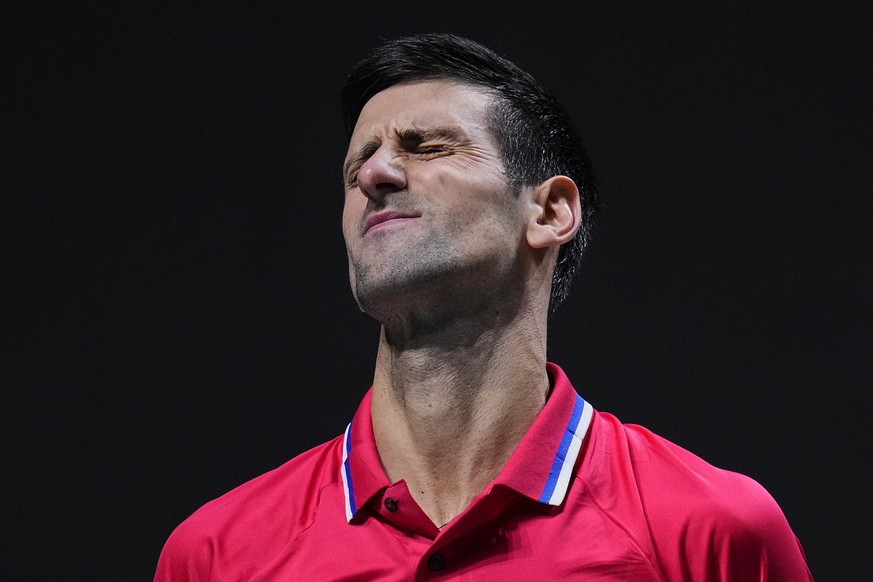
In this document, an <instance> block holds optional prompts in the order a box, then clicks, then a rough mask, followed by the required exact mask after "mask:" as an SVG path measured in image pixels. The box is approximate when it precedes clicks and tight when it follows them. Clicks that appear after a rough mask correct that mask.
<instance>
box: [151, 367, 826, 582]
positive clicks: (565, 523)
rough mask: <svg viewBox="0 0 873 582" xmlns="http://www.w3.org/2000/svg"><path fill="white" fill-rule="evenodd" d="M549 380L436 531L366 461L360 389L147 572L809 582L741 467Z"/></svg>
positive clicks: (366, 424)
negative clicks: (327, 435) (347, 411)
mask: <svg viewBox="0 0 873 582" xmlns="http://www.w3.org/2000/svg"><path fill="white" fill-rule="evenodd" d="M548 372H549V377H550V379H551V382H552V387H553V388H552V392H551V395H550V397H549V400H548V402H547V403H546V406H545V408H543V410H542V411H541V412H540V414H539V415H538V416H537V418H536V420H535V422H534V424H533V425H532V426H531V428H530V429H529V430H528V432H527V433H526V434H525V436H524V438H523V439H522V441H521V443H520V444H519V445H518V448H517V449H516V450H515V452H514V453H513V454H512V456H511V457H510V459H509V461H508V462H507V463H506V466H505V467H504V469H503V470H502V471H501V472H500V474H499V475H498V476H497V478H496V479H494V481H493V482H492V483H491V484H490V485H489V486H488V487H486V488H485V489H484V490H483V491H482V492H481V493H480V494H479V495H478V496H477V497H476V498H475V499H474V500H473V502H472V503H471V504H470V506H469V507H468V508H467V509H466V510H465V511H464V512H463V513H461V514H460V515H458V516H457V517H455V518H454V519H453V520H452V521H451V522H450V523H449V524H447V525H446V526H445V527H444V528H443V529H442V530H440V529H438V528H437V527H436V526H435V525H434V524H433V523H432V522H431V521H430V519H428V517H427V516H426V515H425V514H424V512H423V511H422V510H421V508H419V506H418V505H417V504H416V502H415V501H414V500H413V498H412V496H411V495H410V493H409V490H408V489H407V487H406V483H405V482H404V481H398V482H396V483H390V482H389V481H388V478H387V477H386V476H385V472H384V471H383V469H382V466H381V464H380V462H379V458H378V455H377V452H376V444H375V441H374V439H373V427H372V422H371V417H370V393H368V394H367V395H366V396H365V397H364V400H363V402H362V403H361V405H360V408H359V409H358V412H357V413H356V414H355V417H354V419H353V420H352V422H351V424H350V425H349V427H348V429H347V430H346V433H345V435H343V436H342V437H338V438H336V439H334V440H332V441H330V442H328V443H326V444H324V445H321V446H319V447H316V448H314V449H312V450H310V451H308V452H306V453H304V454H302V455H300V456H298V457H296V458H295V459H292V460H291V461H289V462H288V463H286V464H285V465H282V466H281V467H279V468H278V469H275V470H273V471H271V472H269V473H266V474H265V475H262V476H260V477H258V478H256V479H254V480H252V481H249V482H248V483H245V484H244V485H242V486H240V487H238V488H236V489H234V490H233V491H231V492H230V493H227V494H226V495H224V496H222V497H219V498H218V499H216V500H214V501H212V502H210V503H208V504H206V505H205V506H203V507H202V508H200V509H199V510H198V511H196V512H195V513H194V514H193V515H192V516H191V517H189V518H188V519H187V520H186V521H185V522H183V523H182V524H181V525H180V526H179V527H178V528H176V530H175V531H174V532H173V534H172V535H171V536H170V538H169V540H168V541H167V543H166V546H165V547H164V550H163V552H162V554H161V558H160V561H159V563H158V570H157V574H156V576H155V580H157V581H174V582H175V581H183V580H185V581H193V580H213V581H230V580H234V581H241V580H262V581H267V580H270V581H275V580H318V581H321V580H340V579H341V580H406V581H409V580H428V579H453V580H459V579H460V580H477V581H482V580H485V581H487V580H499V581H501V582H507V581H510V580H565V579H572V580H623V581H636V580H640V581H642V580H646V581H650V580H652V581H653V580H706V581H713V580H725V581H727V580H729V581H731V582H738V581H745V580H756V581H758V580H784V581H791V582H797V581H802V580H811V579H812V577H811V575H810V573H809V570H808V569H807V567H806V563H805V559H804V555H803V550H802V549H801V547H800V544H799V543H798V541H797V539H796V538H795V536H794V534H793V533H792V531H791V529H790V528H789V526H788V523H787V522H786V520H785V517H784V516H783V514H782V512H781V511H780V509H779V507H778V506H777V505H776V502H775V501H773V499H772V498H771V497H770V495H768V494H767V492H766V491H765V490H764V489H763V488H762V487H761V486H760V485H758V484H757V483H756V482H754V481H753V480H751V479H749V478H747V477H744V476H742V475H739V474H737V473H732V472H729V471H723V470H721V469H717V468H715V467H713V466H711V465H709V464H707V463H706V462H704V461H703V460H701V459H699V458H698V457H696V456H694V455H692V454H691V453H689V452H688V451H686V450H684V449H682V448H680V447H678V446H676V445H674V444H672V443H670V442H668V441H666V440H664V439H662V438H660V437H658V436H656V435H654V434H652V433H651V432H649V431H647V430H646V429H644V428H642V427H639V426H634V425H622V424H621V423H620V422H618V420H616V419H615V418H614V417H613V416H611V415H608V414H601V413H597V412H595V411H594V410H593V409H592V408H591V406H590V405H589V404H588V403H587V402H585V401H584V400H582V398H581V397H580V396H579V395H577V394H576V392H575V391H574V389H573V387H572V386H571V385H570V382H569V381H568V380H567V377H566V376H565V375H564V373H563V372H562V371H561V369H560V368H558V367H557V366H555V365H552V364H549V366H548Z"/></svg>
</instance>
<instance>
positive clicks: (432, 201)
mask: <svg viewBox="0 0 873 582" xmlns="http://www.w3.org/2000/svg"><path fill="white" fill-rule="evenodd" d="M491 99H492V98H491V97H489V96H488V95H487V94H485V93H484V91H482V90H480V89H478V88H473V87H470V86H467V85H460V84H457V83H452V82H447V81H427V82H417V83H411V84H406V85H396V86H393V87H390V88H388V89H386V90H384V91H382V92H380V93H378V94H376V95H375V96H374V97H373V98H372V99H370V101H369V102H367V104H366V105H365V106H364V108H363V110H362V111H361V115H360V117H359V118H358V122H357V125H356V126H355V130H354V132H353V134H352V137H351V140H350V142H349V150H348V154H347V156H346V160H345V164H344V167H343V180H344V183H345V207H344V209H343V234H344V236H345V241H346V247H347V249H348V255H349V273H350V278H351V283H352V290H353V292H354V294H355V298H356V299H357V301H358V303H359V305H360V306H361V308H362V309H363V310H364V311H367V312H369V313H371V314H372V315H374V316H376V317H377V318H379V317H380V315H387V314H386V313H385V309H389V310H395V309H402V308H403V306H404V305H407V304H409V302H410V301H412V302H419V303H420V302H422V301H424V302H427V301H431V302H432V301H441V302H445V301H446V300H449V299H450V298H452V297H455V298H462V299H463V296H464V294H468V296H469V294H472V293H475V292H476V291H482V290H488V291H491V292H493V290H494V286H495V285H496V284H498V283H499V282H500V281H499V279H500V277H501V276H503V277H504V278H505V275H506V274H507V273H509V272H512V270H513V269H512V266H513V263H514V260H515V257H516V255H517V252H518V247H519V244H520V241H521V240H522V239H523V227H524V216H523V213H522V212H521V207H520V204H521V202H520V197H519V196H517V195H516V194H515V193H514V192H513V190H512V189H511V188H510V186H509V184H508V182H507V180H506V177H505V175H504V170H503V163H502V161H501V159H500V156H499V152H498V149H497V147H496V145H495V144H494V141H493V138H492V137H491V134H490V132H489V130H488V128H487V123H488V119H489V115H488V111H489V105H490V103H491ZM495 278H496V279H495Z"/></svg>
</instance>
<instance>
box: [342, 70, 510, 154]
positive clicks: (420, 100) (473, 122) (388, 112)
mask: <svg viewBox="0 0 873 582" xmlns="http://www.w3.org/2000/svg"><path fill="white" fill-rule="evenodd" d="M492 100H493V97H491V96H490V95H489V94H488V93H487V92H486V90H485V89H484V88H481V87H475V86H472V85H466V84H463V83H458V82H453V81H418V82H414V83H405V84H402V85H394V86H392V87H389V88H387V89H385V90H384V91H380V92H379V93H377V94H376V95H374V96H373V97H372V98H371V99H370V100H369V101H367V103H366V104H365V105H364V108H363V109H362V110H361V114H360V116H358V121H357V123H356V124H355V129H354V131H353V132H352V137H351V141H350V145H354V144H355V142H356V141H365V140H368V139H370V138H372V137H376V136H380V135H386V134H390V133H391V132H393V131H394V130H396V129H406V128H418V129H424V128H427V127H449V126H452V127H457V128H459V129H462V130H464V132H465V133H468V134H470V135H475V134H477V133H479V132H484V131H485V130H486V129H487V126H488V111H489V108H490V106H491V103H492Z"/></svg>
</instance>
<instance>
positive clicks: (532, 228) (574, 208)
mask: <svg viewBox="0 0 873 582" xmlns="http://www.w3.org/2000/svg"><path fill="white" fill-rule="evenodd" d="M581 219H582V207H581V204H580V201H579V189H578V188H577V187H576V183H575V182H573V180H571V179H570V178H568V177H567V176H552V177H551V178H549V179H548V180H546V181H545V182H543V183H542V184H540V185H539V186H537V187H536V188H534V190H533V192H532V198H531V215H530V220H529V221H528V225H527V242H528V244H529V245H530V246H531V247H532V248H546V247H551V246H561V245H563V244H564V243H566V242H569V241H570V240H572V239H573V237H574V236H576V231H578V230H579V224H580V222H581Z"/></svg>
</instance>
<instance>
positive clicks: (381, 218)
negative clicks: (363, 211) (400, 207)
mask: <svg viewBox="0 0 873 582" xmlns="http://www.w3.org/2000/svg"><path fill="white" fill-rule="evenodd" d="M420 216H421V215H420V214H407V213H405V212H398V211H396V210H383V211H382V212H376V213H374V214H371V215H370V216H368V217H367V220H366V221H365V222H364V234H367V233H368V232H370V230H371V229H372V228H374V227H377V226H379V225H382V224H385V223H388V222H392V221H396V220H404V219H410V218H418V217H420Z"/></svg>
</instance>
